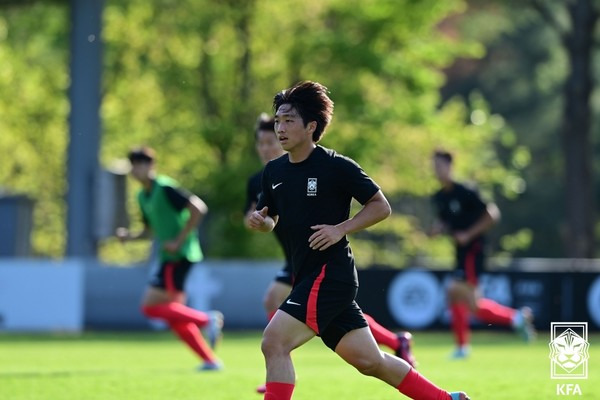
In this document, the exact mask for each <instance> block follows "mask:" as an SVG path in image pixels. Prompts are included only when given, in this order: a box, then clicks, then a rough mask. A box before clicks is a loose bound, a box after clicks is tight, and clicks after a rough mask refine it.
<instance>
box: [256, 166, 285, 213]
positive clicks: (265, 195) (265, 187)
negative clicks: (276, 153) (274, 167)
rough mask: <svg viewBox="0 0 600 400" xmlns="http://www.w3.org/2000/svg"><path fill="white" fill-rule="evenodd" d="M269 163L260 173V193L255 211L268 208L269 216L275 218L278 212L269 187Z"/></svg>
mask: <svg viewBox="0 0 600 400" xmlns="http://www.w3.org/2000/svg"><path fill="white" fill-rule="evenodd" d="M270 165H271V164H270V162H269V164H267V166H266V167H265V169H264V170H263V173H262V177H261V192H260V195H259V197H258V204H257V205H256V209H257V210H261V209H263V208H264V207H269V212H268V214H269V216H271V217H272V216H275V215H278V214H279V212H278V211H277V207H276V206H275V201H274V200H273V195H272V192H271V187H270V178H269V176H270V175H269V171H270V168H269V167H270Z"/></svg>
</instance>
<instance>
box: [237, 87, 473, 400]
mask: <svg viewBox="0 0 600 400" xmlns="http://www.w3.org/2000/svg"><path fill="white" fill-rule="evenodd" d="M273 108H274V111H275V132H276V133H277V136H278V139H279V141H280V143H281V144H282V147H283V149H284V150H286V151H287V152H288V154H287V155H284V156H282V157H280V158H278V159H276V160H273V161H271V162H269V163H268V164H267V166H266V167H265V169H264V171H263V177H262V194H261V196H260V199H259V202H258V205H257V210H256V211H254V212H253V213H252V214H251V215H250V218H248V225H249V227H250V228H251V229H255V230H257V231H260V232H270V231H272V230H273V229H274V227H275V226H276V225H277V224H280V226H281V228H280V229H281V232H282V236H283V242H284V245H285V247H286V249H287V251H288V252H289V254H290V255H291V258H292V267H293V273H294V283H293V287H292V291H291V293H290V295H289V296H288V297H287V299H286V301H285V302H283V303H282V304H281V305H280V307H279V309H278V310H277V312H276V313H275V315H274V316H273V318H272V319H271V321H270V322H269V324H268V325H267V327H266V329H265V331H264V333H263V342H262V346H261V347H262V352H263V354H264V356H265V362H266V369H267V384H266V388H267V391H266V393H265V397H264V398H265V400H289V399H291V398H292V394H293V391H294V387H295V371H294V366H293V363H292V359H291V356H290V354H291V352H292V350H294V349H296V348H298V347H300V346H302V345H303V344H304V343H306V342H308V341H309V340H310V339H312V338H313V337H315V336H316V335H318V336H320V337H321V340H323V342H324V343H325V344H326V345H327V346H328V347H329V348H330V349H332V350H333V351H335V352H336V353H337V354H338V355H339V356H340V357H341V358H342V359H344V360H345V361H346V362H347V363H349V364H351V365H353V366H354V367H355V368H356V369H357V370H358V371H360V372H361V373H363V374H365V375H369V376H374V377H376V378H378V379H380V380H382V381H384V382H386V383H388V384H389V385H392V386H393V387H395V388H397V389H398V390H399V391H400V392H401V393H403V394H405V395H406V396H408V397H410V398H413V399H422V400H425V399H431V400H434V399H437V400H456V399H461V400H464V399H468V397H467V396H466V394H465V393H463V392H455V393H448V392H446V391H445V390H442V389H440V388H439V387H437V386H436V385H434V384H433V383H431V382H430V381H428V380H427V379H426V378H424V377H423V376H421V375H420V374H419V373H418V372H417V371H416V370H415V369H413V368H412V367H411V366H410V365H409V364H408V363H407V362H406V361H404V360H402V359H400V358H398V357H395V356H393V355H391V354H388V353H385V352H382V351H381V350H380V349H379V347H378V346H377V343H376V342H375V339H374V338H373V335H372V334H371V331H370V330H369V328H368V324H367V321H366V320H365V318H364V317H363V314H362V311H361V309H360V308H359V307H358V305H357V304H356V301H355V298H356V294H357V292H358V276H357V271H356V268H355V266H354V257H353V256H352V251H351V249H350V245H349V242H348V239H347V237H346V235H347V234H349V233H353V232H358V231H360V230H363V229H366V228H368V227H369V226H372V225H374V224H376V223H378V222H379V221H382V220H383V219H385V218H387V217H388V216H389V214H390V212H391V209H390V205H389V203H388V201H387V199H386V198H385V196H384V195H383V193H382V192H381V190H380V189H379V186H377V184H376V183H375V182H373V180H371V178H369V177H368V176H367V175H366V174H365V172H364V171H363V170H362V169H361V168H360V166H358V164H356V163H355V162H354V161H352V160H351V159H349V158H347V157H344V156H342V155H339V154H337V153H336V152H335V151H333V150H330V149H326V148H324V147H321V146H320V145H317V143H318V142H319V140H320V139H321V137H322V135H323V134H324V133H325V129H326V128H327V125H328V124H329V122H330V121H331V118H332V116H333V102H332V101H331V99H330V98H329V96H328V95H327V88H326V87H324V86H323V85H321V84H319V83H316V82H310V81H304V82H300V83H298V84H296V85H294V86H292V87H291V88H289V89H286V90H283V91H281V92H279V93H278V94H277V95H276V96H275V98H274V101H273ZM352 198H355V199H356V200H357V201H358V202H359V203H360V204H362V209H361V210H360V211H359V212H358V213H356V214H355V215H354V216H353V217H352V218H350V216H349V214H350V204H351V201H352Z"/></svg>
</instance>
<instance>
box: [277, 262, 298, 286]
mask: <svg viewBox="0 0 600 400" xmlns="http://www.w3.org/2000/svg"><path fill="white" fill-rule="evenodd" d="M293 281H294V280H293V277H292V267H291V264H290V263H286V264H285V266H284V267H283V268H282V269H281V270H280V271H279V272H277V275H275V282H280V283H283V284H286V285H289V286H292V284H293Z"/></svg>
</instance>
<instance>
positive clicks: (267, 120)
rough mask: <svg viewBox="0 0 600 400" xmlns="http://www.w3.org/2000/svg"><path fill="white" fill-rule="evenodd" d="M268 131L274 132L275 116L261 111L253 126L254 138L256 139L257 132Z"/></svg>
mask: <svg viewBox="0 0 600 400" xmlns="http://www.w3.org/2000/svg"><path fill="white" fill-rule="evenodd" d="M260 131H269V132H275V118H273V116H272V115H269V114H267V113H261V114H260V115H259V116H258V118H257V119H256V126H255V128H254V139H256V140H258V132H260Z"/></svg>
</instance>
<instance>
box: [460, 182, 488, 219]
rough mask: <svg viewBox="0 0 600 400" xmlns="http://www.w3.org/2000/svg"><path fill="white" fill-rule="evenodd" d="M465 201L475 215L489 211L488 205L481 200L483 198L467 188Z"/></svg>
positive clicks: (475, 191)
mask: <svg viewBox="0 0 600 400" xmlns="http://www.w3.org/2000/svg"><path fill="white" fill-rule="evenodd" d="M465 189H466V191H465V201H466V203H467V205H468V207H469V209H471V210H472V211H473V212H474V213H476V214H483V212H484V211H485V210H486V209H487V204H486V203H485V202H484V201H483V200H482V199H481V196H480V195H479V193H478V192H477V190H475V189H470V188H465Z"/></svg>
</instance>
